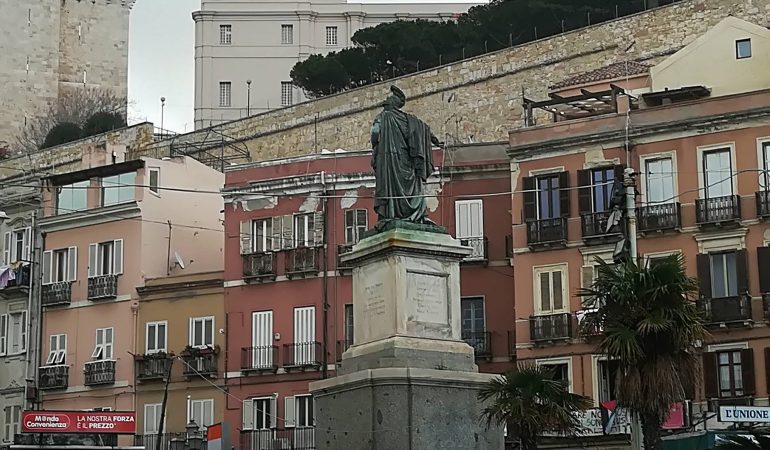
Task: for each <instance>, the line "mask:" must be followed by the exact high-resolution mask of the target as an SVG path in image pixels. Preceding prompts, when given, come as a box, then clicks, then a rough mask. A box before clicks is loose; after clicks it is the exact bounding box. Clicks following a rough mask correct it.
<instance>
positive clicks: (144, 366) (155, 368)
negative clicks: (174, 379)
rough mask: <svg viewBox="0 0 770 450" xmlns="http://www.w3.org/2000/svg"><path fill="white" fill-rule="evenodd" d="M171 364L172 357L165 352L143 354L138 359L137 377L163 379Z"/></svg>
mask: <svg viewBox="0 0 770 450" xmlns="http://www.w3.org/2000/svg"><path fill="white" fill-rule="evenodd" d="M169 366H171V358H170V357H169V356H168V355H166V354H163V353H154V354H148V355H142V356H141V357H138V358H137V360H136V379H137V380H139V381H153V380H163V379H164V378H166V375H167V374H168V369H169Z"/></svg>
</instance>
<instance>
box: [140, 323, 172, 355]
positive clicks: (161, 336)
mask: <svg viewBox="0 0 770 450" xmlns="http://www.w3.org/2000/svg"><path fill="white" fill-rule="evenodd" d="M167 330H168V322H167V321H165V320H163V321H160V322H147V341H146V342H145V347H146V348H145V353H147V354H150V353H160V352H164V353H165V352H166V337H167V334H166V333H167Z"/></svg>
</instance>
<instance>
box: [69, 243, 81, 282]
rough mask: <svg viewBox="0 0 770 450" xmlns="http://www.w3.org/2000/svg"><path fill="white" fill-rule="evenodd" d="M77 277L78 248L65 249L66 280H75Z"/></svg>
mask: <svg viewBox="0 0 770 450" xmlns="http://www.w3.org/2000/svg"><path fill="white" fill-rule="evenodd" d="M77 277H78V248H77V247H70V248H68V249H67V281H75V280H77Z"/></svg>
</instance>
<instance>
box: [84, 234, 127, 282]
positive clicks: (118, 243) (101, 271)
mask: <svg viewBox="0 0 770 450" xmlns="http://www.w3.org/2000/svg"><path fill="white" fill-rule="evenodd" d="M122 273H123V239H116V240H114V241H106V242H100V243H97V244H91V245H89V246H88V277H89V278H94V277H101V276H105V275H120V274H122Z"/></svg>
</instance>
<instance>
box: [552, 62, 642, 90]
mask: <svg viewBox="0 0 770 450" xmlns="http://www.w3.org/2000/svg"><path fill="white" fill-rule="evenodd" d="M626 64H628V73H626ZM649 70H650V65H648V64H644V63H640V62H637V61H628V63H626V62H625V61H623V62H618V63H613V64H610V65H608V66H604V67H602V68H601V69H596V70H591V71H588V72H583V73H579V74H577V75H575V76H573V77H570V78H567V79H566V80H564V81H560V82H559V83H556V84H554V85H552V86H549V89H561V88H564V87H567V86H577V85H581V84H587V83H593V82H599V81H604V80H612V79H615V78H622V77H625V76H633V75H639V74H643V73H647V72H648V71H649Z"/></svg>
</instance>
